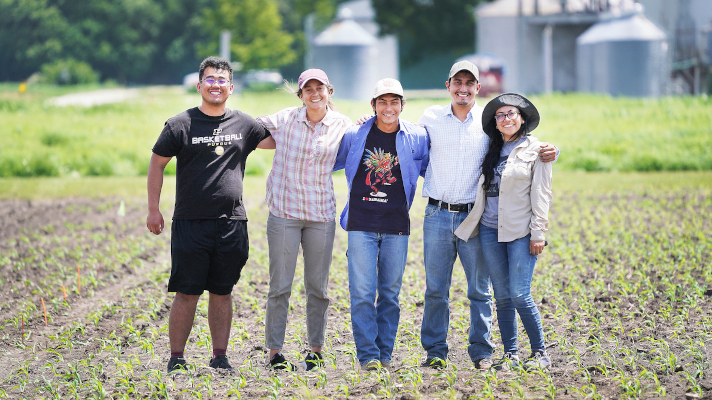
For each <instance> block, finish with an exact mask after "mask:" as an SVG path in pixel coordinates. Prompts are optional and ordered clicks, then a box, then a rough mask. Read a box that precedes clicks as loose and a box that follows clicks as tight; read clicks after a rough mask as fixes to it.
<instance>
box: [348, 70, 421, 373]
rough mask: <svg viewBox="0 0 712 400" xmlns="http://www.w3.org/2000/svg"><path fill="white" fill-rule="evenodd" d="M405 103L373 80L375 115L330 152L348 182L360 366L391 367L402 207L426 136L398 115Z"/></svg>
mask: <svg viewBox="0 0 712 400" xmlns="http://www.w3.org/2000/svg"><path fill="white" fill-rule="evenodd" d="M404 105H405V98H404V97H403V88H402V87H401V84H400V83H399V82H398V81H397V80H395V79H383V80H380V81H378V83H377V84H376V89H375V92H374V95H373V100H372V101H371V106H372V107H373V111H374V112H375V114H376V116H375V117H374V118H371V119H369V120H368V121H366V122H365V123H364V124H363V125H360V126H354V127H352V128H350V129H349V130H348V131H347V132H346V134H345V135H344V138H343V139H342V141H341V146H340V147H339V154H338V155H337V157H336V165H335V169H341V168H345V169H346V181H347V183H348V186H349V202H348V204H347V205H346V208H345V209H344V211H343V213H342V214H341V221H340V222H341V227H342V228H344V229H345V230H347V231H348V233H349V235H348V240H349V251H348V268H349V295H350V298H351V326H352V328H353V332H354V341H355V343H356V356H357V357H358V360H359V363H360V364H361V366H362V368H364V369H366V370H374V369H378V368H379V367H383V368H388V367H389V366H390V362H391V354H392V352H393V346H394V344H395V338H396V333H397V332H398V321H399V319H400V306H399V303H398V296H399V294H400V289H401V283H402V281H403V272H404V270H405V262H406V257H407V254H408V237H409V235H410V218H409V216H408V210H409V209H410V205H411V204H412V202H413V198H414V197H415V190H416V188H417V186H418V185H417V183H418V176H422V175H423V174H425V170H426V168H427V165H428V149H429V141H428V135H427V133H426V132H425V129H423V128H422V127H419V126H416V125H413V124H411V123H410V122H408V121H404V120H401V119H400V118H399V116H400V113H401V111H402V110H403V106H404ZM374 303H376V305H374Z"/></svg>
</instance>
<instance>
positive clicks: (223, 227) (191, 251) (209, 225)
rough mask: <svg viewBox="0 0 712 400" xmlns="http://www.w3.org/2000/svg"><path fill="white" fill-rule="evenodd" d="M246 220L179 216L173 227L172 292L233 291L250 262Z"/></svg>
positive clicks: (223, 292)
mask: <svg viewBox="0 0 712 400" xmlns="http://www.w3.org/2000/svg"><path fill="white" fill-rule="evenodd" d="M249 250H250V241H249V239H248V237H247V221H238V220H231V219H227V218H218V219H198V220H187V219H177V220H174V221H173V225H172V227H171V261H172V266H171V278H170V280H169V281H168V291H169V292H180V293H183V294H191V295H200V294H203V291H204V290H207V291H208V292H210V293H214V294H218V295H226V294H230V293H232V287H233V286H235V284H236V283H237V281H238V280H239V279H240V272H241V271H242V267H243V266H244V265H245V263H246V262H247V257H248V255H249Z"/></svg>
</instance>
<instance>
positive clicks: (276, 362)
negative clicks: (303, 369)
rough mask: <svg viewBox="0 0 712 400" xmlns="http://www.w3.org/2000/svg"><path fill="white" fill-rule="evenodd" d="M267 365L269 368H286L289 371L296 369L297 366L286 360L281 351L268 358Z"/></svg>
mask: <svg viewBox="0 0 712 400" xmlns="http://www.w3.org/2000/svg"><path fill="white" fill-rule="evenodd" d="M269 367H270V368H271V369H286V370H289V371H296V370H297V366H296V365H294V364H292V363H290V362H289V361H287V359H286V358H284V354H282V353H277V354H275V355H273V356H272V358H270V359H269Z"/></svg>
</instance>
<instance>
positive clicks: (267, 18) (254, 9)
mask: <svg viewBox="0 0 712 400" xmlns="http://www.w3.org/2000/svg"><path fill="white" fill-rule="evenodd" d="M200 26H201V27H202V28H203V30H204V31H205V33H206V34H207V39H208V40H206V41H204V42H202V43H201V44H200V47H199V49H198V54H200V55H202V56H208V55H214V54H217V53H218V52H219V38H220V32H221V31H223V30H225V29H227V30H229V31H230V32H232V42H231V45H230V50H231V53H232V58H233V61H239V62H241V63H242V65H243V68H244V69H264V68H276V67H280V66H282V65H286V64H289V63H290V62H292V61H293V60H294V59H295V57H296V55H295V52H294V50H293V49H292V48H291V45H292V43H293V41H294V36H293V35H292V34H290V33H287V32H285V31H284V30H282V17H281V15H280V14H279V12H278V9H277V3H276V1H274V0H214V1H213V2H212V4H211V6H210V7H208V8H205V9H204V10H203V12H202V14H201V17H200Z"/></svg>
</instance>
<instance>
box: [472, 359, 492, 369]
mask: <svg viewBox="0 0 712 400" xmlns="http://www.w3.org/2000/svg"><path fill="white" fill-rule="evenodd" d="M473 363H474V364H475V368H477V369H489V368H490V367H491V366H492V359H491V358H478V359H477V360H475V361H473Z"/></svg>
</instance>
